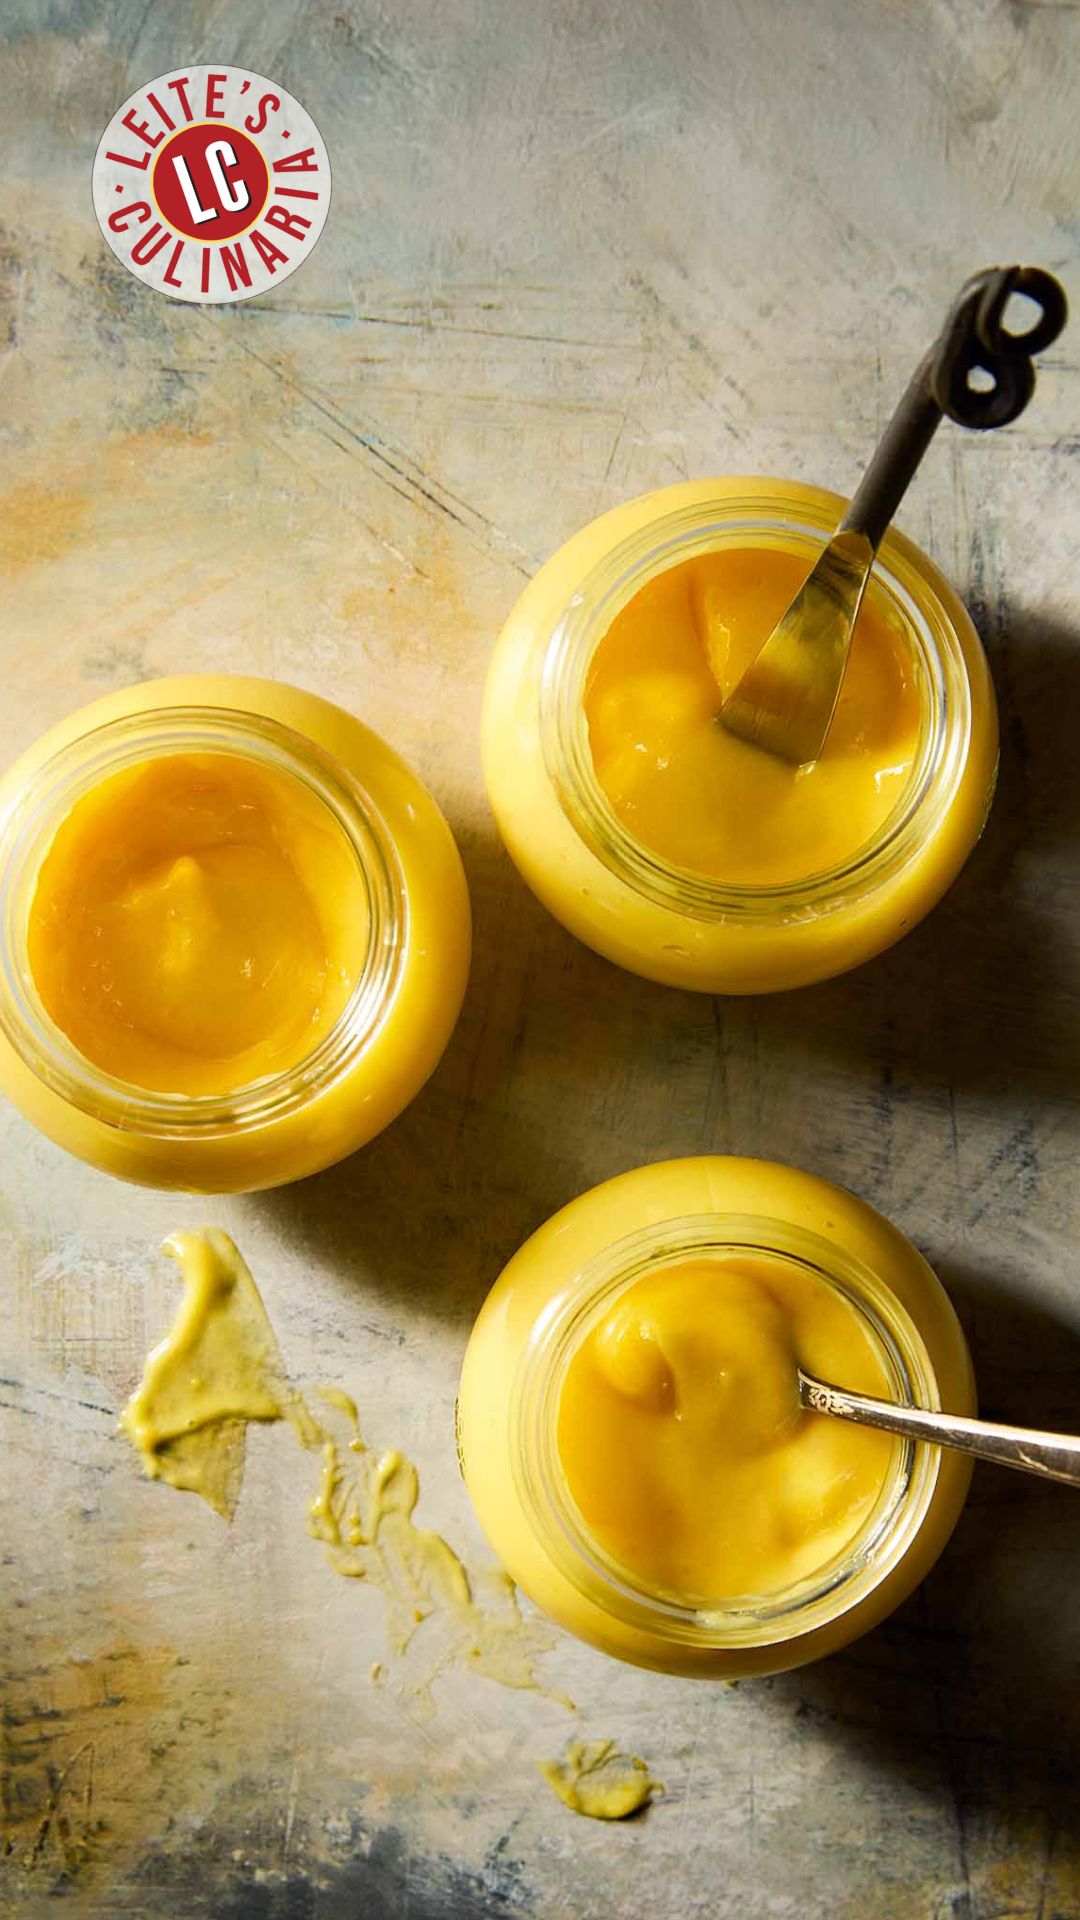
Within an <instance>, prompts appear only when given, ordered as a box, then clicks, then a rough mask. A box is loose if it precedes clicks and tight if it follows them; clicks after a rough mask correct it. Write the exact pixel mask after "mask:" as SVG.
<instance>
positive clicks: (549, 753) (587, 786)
mask: <svg viewBox="0 0 1080 1920" xmlns="http://www.w3.org/2000/svg"><path fill="white" fill-rule="evenodd" d="M835 519H836V505H835V503H834V502H833V501H832V500H831V498H830V497H829V496H828V495H826V494H821V495H818V494H815V493H813V492H812V491H811V492H809V493H808V494H804V493H802V492H799V493H797V494H796V493H793V495H792V497H791V498H790V500H789V499H786V498H784V497H782V496H781V497H779V498H778V497H777V496H776V491H775V485H774V486H773V489H772V492H771V493H770V495H769V496H767V497H766V496H762V497H761V498H758V497H756V496H755V495H754V493H753V483H752V482H748V483H747V493H746V495H745V497H743V498H740V499H738V500H731V499H730V498H721V497H718V498H716V499H715V500H712V501H710V500H706V501H704V502H702V503H697V504H694V505H692V506H688V507H680V508H677V509H675V510H673V511H671V512H669V513H667V514H660V515H658V517H657V518H656V519H655V520H654V521H652V522H650V523H649V524H648V525H647V526H645V527H644V528H641V529H639V530H638V531H637V532H635V533H633V534H631V535H629V536H628V537H627V538H626V539H625V540H623V541H621V542H620V543H619V544H617V545H616V546H615V547H613V548H612V549H611V550H610V551H609V552H608V553H607V554H606V555H605V556H604V558H603V559H602V560H601V561H600V562H599V563H598V565H597V566H595V567H594V568H593V569H592V571H591V572H590V573H589V574H588V575H586V577H585V579H584V580H583V581H582V582H581V584H580V586H579V588H578V589H577V591H576V592H575V593H574V595H573V596H572V598H571V600H570V601H569V603H568V604H567V606H566V607H565V608H564V609H563V611H562V613H561V614H560V616H559V618H558V620H557V622H556V624H555V626H554V627H553V629H552V632H551V635H550V638H549V639H548V641H547V643H546V646H545V650H544V656H543V664H542V669H541V680H540V737H541V746H542V751H543V755H544V761H545V765H546V768H547V773H548V777H549V779H550V781H551V784H552V786H553V788H554V790H555V792H556V794H557V796H558V799H559V802H560V805H561V807H562V809H563V812H564V813H565V815H566V817H567V819H568V820H569V822H570V824H571V826H572V827H573V828H574V831H575V832H576V833H577V834H578V836H579V838H580V839H582V840H583V841H584V842H585V843H586V845H587V846H589V848H590V849H591V850H592V852H593V853H594V854H595V855H596V856H597V858H598V859H599V860H600V861H601V862H602V863H603V865H604V866H605V867H606V868H607V869H608V871H609V872H611V873H612V874H614V875H615V876H616V877H617V878H619V879H620V880H622V881H623V882H624V883H625V884H626V885H627V886H629V887H631V888H633V890H634V891H635V892H636V893H638V894H640V895H641V896H642V897H644V898H645V899H648V900H650V901H653V902H655V903H656V904H658V905H660V906H663V907H667V908H671V909H674V910H675V911H677V912H680V913H683V914H687V915H690V916H691V917H693V918H697V919H701V920H706V921H708V920H727V919H730V918H738V919H742V920H746V921H763V922H770V921H773V920H775V919H776V918H778V917H780V918H789V917H791V915H792V914H793V913H798V912H800V911H806V912H814V913H821V912H826V911H828V910H830V909H831V908H833V907H836V906H841V905H843V904H846V903H848V902H849V901H851V900H852V899H853V898H857V897H859V896H862V895H865V894H867V893H869V892H871V891H872V890H873V889H875V888H877V887H879V886H881V885H883V884H885V883H886V882H887V881H888V880H889V879H891V878H892V877H893V876H894V875H895V874H896V873H897V872H899V871H900V870H901V869H902V868H903V867H904V866H905V865H906V864H907V863H908V862H909V861H910V860H911V858H912V857H913V856H914V854H915V853H917V852H918V851H920V850H921V848H922V847H923V846H924V845H925V844H926V841H927V839H928V838H929V837H930V836H931V835H932V834H933V833H934V832H935V831H936V830H937V828H938V826H939V825H940V823H941V821H942V820H943V819H944V817H945V815H946V813H947V812H948V809H949V806H950V805H951V803H952V800H953V797H954V795H955V792H956V789H957V786H958V784H959V781H960V777H961V775H962V772H963V768H964V764H965V761H966V758H967V749H968V740H969V735H970V725H971V702H970V690H969V686H968V679H967V671H966V667H965V664H964V658H963V652H962V649H961V646H960V642H959V639H958V637H957V635H956V633H955V631H954V629H953V626H952V622H951V621H950V619H949V617H948V615H947V614H946V612H945V610H944V608H943V607H942V606H941V605H940V602H939V601H938V599H937V596H936V595H935V594H934V593H933V592H932V590H931V588H930V587H929V585H928V584H927V582H926V581H925V580H924V579H923V578H922V577H921V575H920V574H919V572H918V569H917V567H916V566H915V565H914V564H913V562H912V560H911V559H910V558H909V556H908V554H907V553H906V552H905V551H904V550H903V549H901V548H900V547H899V545H898V544H897V543H895V542H890V541H889V539H888V537H886V540H885V542H884V543H883V548H882V551H881V553H880V554H879V556H878V559H877V560H876V561H875V565H874V572H873V576H872V582H871V591H874V592H876V593H877V594H879V595H880V596H883V598H884V602H885V606H886V608H887V611H888V614H889V617H890V618H891V619H892V620H893V621H895V622H897V623H898V625H899V626H900V628H901V630H902V631H903V633H904V635H905V638H906V640H907V642H908V645H909V647H910V649H911V654H912V660H913V665H914V671H915V673H916V675H917V678H918V683H919V687H920V692H921V706H922V727H921V730H920V738H919V745H918V751H917V754H916V759H915V764H914V766H913V768H912V772H911V776H910V779H909V781H908V784H907V787H906V789H905V792H904V794H903V795H902V797H901V799H900V801H899V803H898V805H897V807H896V808H895V809H894V811H893V813H892V814H891V815H890V816H889V817H888V818H887V819H886V820H885V821H884V823H883V824H882V826H881V828H880V830H879V832H878V833H877V834H876V835H875V836H874V838H873V839H872V840H871V841H869V842H868V843H867V844H866V845H865V846H863V847H861V848H859V849H858V850H857V851H856V852H855V853H854V854H853V855H852V857H851V858H850V859H849V860H847V861H845V862H843V863H842V864H841V865H838V866H835V867H831V868H829V869H827V870H823V871H821V872H819V873H816V874H812V875H809V876H808V877H807V878H806V879H804V880H799V881H785V882H783V883H780V884H774V885H763V886H747V885H729V884H725V883H721V882H719V881H716V880H714V879H712V878H711V877H709V876H708V875H704V874H700V873H694V872H692V871H690V870H688V869H686V868H682V867H678V866H675V865H673V864H672V863H671V862H669V861H667V860H665V859H664V858H663V856H662V855H660V854H657V853H656V852H654V851H653V850H652V849H651V848H649V847H646V846H644V845H643V844H642V843H641V842H640V841H638V840H636V839H635V838H634V837H633V835H632V834H631V833H629V832H628V831H627V829H626V827H625V826H624V825H623V823H622V821H621V820H620V819H619V817H618V815H617V813H616V812H615V809H614V808H613V806H612V804H611V802H610V800H609V799H608V796H607V794H606V793H605V792H604V789H603V787H602V786H601V784H600V781H599V780H598V778H597V775H596V770H595V767H594V765H593V759H592V751H591V747H590V742H589V731H588V723H587V720H586V714H585V688H586V682H587V679H588V674H589V668H590V665H591V662H592V659H593V656H594V654H595V652H596V649H597V647H598V646H599V644H600V642H601V640H602V639H603V638H604V636H605V634H606V633H607V632H608V631H609V629H610V627H611V625H612V622H613V621H614V620H615V618H616V616H617V615H618V614H619V613H620V612H621V611H622V610H623V608H624V607H626V606H627V605H628V604H629V602H630V601H631V600H632V599H633V598H634V597H635V595H636V594H638V593H640V592H641V590H642V589H643V588H644V587H646V586H647V585H648V584H649V582H650V581H652V580H654V579H655V578H656V577H657V575H658V574H661V573H664V572H666V571H667V570H668V569H669V568H671V567H675V566H678V565H680V564H681V563H683V562H686V561H689V560H693V559H696V558H698V557H699V556H701V555H703V554H707V553H716V552H717V551H720V550H723V549H724V548H737V547H746V546H756V547H764V548H769V547H773V548H779V549H782V550H784V551H786V552H789V553H791V552H796V553H798V554H799V555H800V557H804V558H805V561H806V567H807V571H808V572H809V570H810V569H811V567H812V566H813V565H814V562H815V560H816V559H817V557H818V555H819V554H820V552H821V550H822V547H823V546H824V545H825V542H826V540H827V539H828V538H829V536H830V535H831V533H832V532H833V531H834V526H835Z"/></svg>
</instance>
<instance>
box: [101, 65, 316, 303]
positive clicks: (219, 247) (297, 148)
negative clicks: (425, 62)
mask: <svg viewBox="0 0 1080 1920" xmlns="http://www.w3.org/2000/svg"><path fill="white" fill-rule="evenodd" d="M329 207H330V161H329V157H328V155H327V152H326V146H325V144H324V142H323V137H322V135H321V133H320V132H319V129H318V127H317V126H316V125H315V122H314V120H312V118H311V116H310V115H309V114H307V113H305V111H304V109H303V107H302V106H301V105H300V102H299V101H298V100H294V99H293V97H292V94H291V93H286V91H285V89H284V87H279V86H277V85H276V83H275V82H274V81H272V80H264V79H263V77H262V75H261V74H258V73H248V72H246V71H245V70H244V69H243V68H242V67H226V66H218V67H178V68H177V69H176V71H175V73H163V74H162V75H161V76H160V78H159V79H157V80H151V81H150V82H149V83H148V84H147V85H146V86H145V87H140V88H139V90H138V92H137V93H133V94H132V96H131V98H130V100H125V101H124V104H123V106H122V107H120V108H119V109H118V111H117V112H116V113H115V114H114V115H113V117H112V119H111V120H110V121H109V124H108V126H107V127H106V129H105V132H104V133H103V134H102V136H101V144H100V145H99V147H98V150H97V154H96V156H95V159H94V209H95V212H96V213H97V217H98V222H99V224H100V227H101V231H102V233H103V234H104V235H105V238H106V240H107V241H108V243H109V246H110V247H111V248H112V251H113V252H114V253H115V255H116V257H117V259H118V260H121V261H122V262H123V264H124V266H125V267H127V269H128V271H129V272H130V273H133V274H134V275H135V277H136V279H137V280H142V281H144V282H145V284H146V285H147V286H148V287H153V288H154V290H155V292H156V293H164V294H166V295H167V296H168V298H169V299H170V300H195V301H198V302H199V303H201V304H202V305H209V304H216V303H218V302H220V301H227V300H251V299H253V298H254V296H255V295H256V294H260V293H265V292H266V291H267V290H268V289H269V288H271V287H276V286H278V285H279V284H280V282H281V281H282V280H287V279H288V277H289V275H290V273H295V271H296V269H297V267H299V266H301V265H302V264H303V262H304V260H305V259H306V258H307V256H308V254H309V253H310V252H311V250H312V248H313V247H314V245H315V242H316V241H317V239H318V238H319V235H320V233H321V232H322V230H323V226H324V224H325V221H326V215H327V212H328V211H329Z"/></svg>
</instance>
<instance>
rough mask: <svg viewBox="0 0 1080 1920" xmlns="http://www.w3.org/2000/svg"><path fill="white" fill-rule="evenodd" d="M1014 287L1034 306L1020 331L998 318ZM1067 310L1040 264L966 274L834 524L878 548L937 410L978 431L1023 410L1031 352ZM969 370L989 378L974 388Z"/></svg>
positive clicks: (1053, 335) (1031, 387)
mask: <svg viewBox="0 0 1080 1920" xmlns="http://www.w3.org/2000/svg"><path fill="white" fill-rule="evenodd" d="M1014 293H1019V294H1023V295H1024V296H1025V297H1026V298H1027V299H1028V300H1031V301H1032V302H1033V303H1034V304H1035V305H1036V306H1037V307H1038V309H1039V317H1038V319H1037V320H1036V321H1035V323H1034V325H1033V326H1030V327H1028V328H1027V329H1026V330H1025V331H1024V332H1023V333H1012V332H1011V331H1010V330H1009V329H1008V328H1007V327H1006V326H1005V324H1004V313H1005V308H1006V305H1007V304H1008V301H1009V298H1010V296H1011V295H1012V294H1014ZM1067 314H1068V307H1067V305H1066V301H1065V295H1064V292H1063V291H1062V288H1061V285H1060V283H1059V282H1058V281H1057V280H1055V279H1054V276H1053V274H1050V273H1047V272H1045V271H1044V269H1043V268H1042V267H987V268H986V269H985V270H984V271H983V272H982V273H976V274H974V275H973V276H972V278H971V279H970V280H968V281H966V282H965V284H964V285H963V286H962V287H961V289H960V292H959V294H958V295H957V297H956V300H955V301H954V303H953V306H952V309H951V311H950V313H949V317H948V319H947V320H946V322H945V325H944V327H943V328H942V331H941V334H940V336H939V337H938V339H937V341H936V342H935V344H934V346H932V347H931V349H930V352H929V353H928V354H927V355H926V356H925V358H924V359H923V360H921V361H920V363H919V365H918V366H917V367H916V369H915V372H914V374H913V375H912V378H911V380H910V382H909V384H908V387H907V389H906V391H905V393H904V396H903V398H902V399H901V401H900V404H899V406H898V407H897V409H896V412H895V413H894V414H893V416H892V419H891V420H890V421H889V424H888V426H887V427H886V429H885V432H884V433H883V435H882V437H881V439H880V441H879V442H878V445H877V447H876V449H875V451H874V454H873V457H872V459H871V461H870V465H869V466H868V467H867V469H866V472H865V473H864V475H863V477H862V479H861V481H860V482H859V485H858V487H857V488H856V490H855V493H854V494H853V496H852V499H851V504H850V506H849V507H848V510H847V512H846V514H845V515H844V518H843V520H842V521H841V522H840V525H841V528H842V529H844V530H846V531H850V532H853V533H861V534H865V535H866V538H867V539H868V540H869V541H870V544H871V546H872V547H873V548H874V549H875V550H876V549H877V547H878V545H879V543H880V541H881V537H882V535H883V534H884V532H885V529H886V527H887V526H888V525H889V522H890V521H891V520H892V518H893V516H894V515H895V513H896V509H897V507H898V506H899V505H900V502H901V500H902V499H903V496H904V494H905V493H906V492H907V489H908V487H909V486H910V484H911V481H912V478H913V476H914V474H915V470H916V468H917V467H918V465H919V462H920V461H921V459H922V457H923V454H924V453H925V452H926V449H927V447H928V446H929V445H930V442H931V440H932V439H933V437H934V433H935V431H936V429H937V426H938V422H939V421H940V420H941V417H942V415H943V414H945V413H947V414H948V416H949V418H950V420H955V421H957V423H958V424H959V425H960V426H962V427H975V428H978V429H980V430H981V431H984V432H985V431H986V430H987V429H989V428H991V427H1003V426H1006V425H1007V424H1008V422H1009V421H1010V420H1015V419H1016V418H1017V417H1018V415H1019V414H1021V413H1023V411H1024V408H1025V407H1026V406H1027V403H1028V401H1029V400H1030V399H1031V396H1032V394H1033V393H1034V391H1035V370H1034V368H1033V366H1032V364H1031V357H1032V355H1033V354H1035V353H1041V352H1042V350H1043V348H1044V347H1048V346H1049V345H1050V342H1051V341H1052V340H1056V339H1057V336H1058V334H1059V333H1060V332H1061V329H1062V327H1063V326H1064V325H1065V321H1066V317H1067ZM976 371H979V372H981V373H982V374H983V375H985V377H986V379H987V381H989V383H990V384H989V385H987V386H984V387H983V388H975V387H973V386H972V385H971V375H972V374H973V373H975V372H976Z"/></svg>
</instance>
